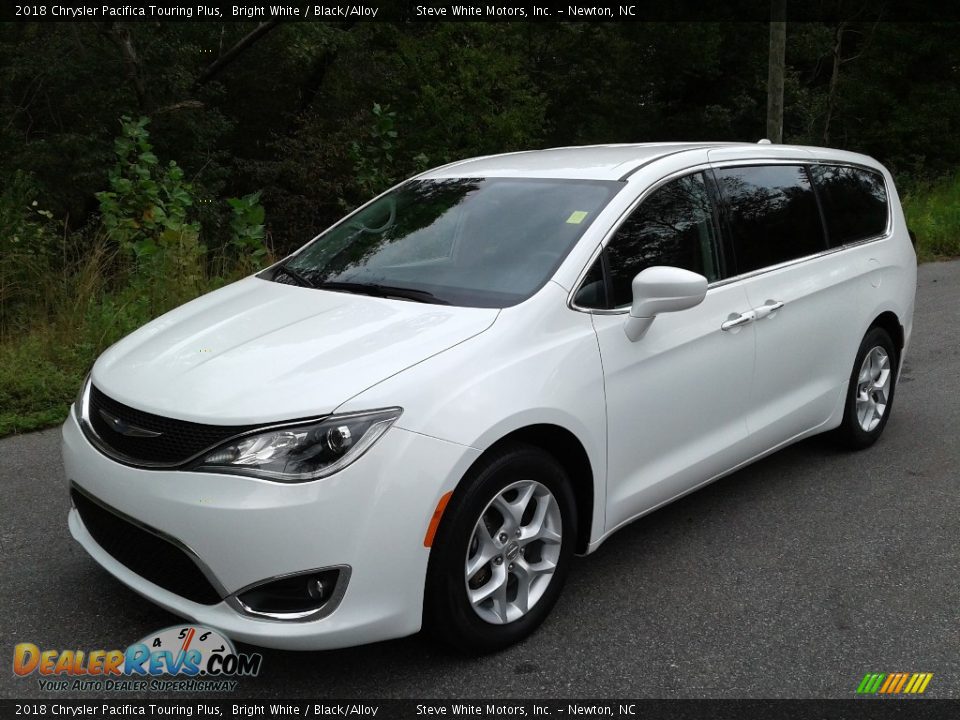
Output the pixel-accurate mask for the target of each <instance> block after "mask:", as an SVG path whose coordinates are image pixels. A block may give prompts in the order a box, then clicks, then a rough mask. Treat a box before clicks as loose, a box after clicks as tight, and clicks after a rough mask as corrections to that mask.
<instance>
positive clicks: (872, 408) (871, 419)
mask: <svg viewBox="0 0 960 720" xmlns="http://www.w3.org/2000/svg"><path fill="white" fill-rule="evenodd" d="M891 379H892V376H891V374H890V356H889V355H888V354H887V351H886V350H884V349H883V348H882V347H880V346H877V347H874V348H872V349H871V350H870V352H868V353H867V355H866V357H864V358H863V364H862V365H861V366H860V374H859V375H858V377H857V421H858V422H859V423H860V427H861V428H863V430H865V431H866V432H870V431H872V430H873V429H874V428H875V427H877V425H879V424H880V421H881V420H882V419H883V414H884V413H885V412H886V410H887V403H888V401H889V398H890V383H891Z"/></svg>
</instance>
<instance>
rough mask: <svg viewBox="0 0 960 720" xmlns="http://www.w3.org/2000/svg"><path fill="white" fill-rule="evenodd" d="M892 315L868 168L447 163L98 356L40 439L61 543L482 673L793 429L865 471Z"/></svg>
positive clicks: (230, 600) (892, 382)
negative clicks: (67, 536) (436, 642)
mask: <svg viewBox="0 0 960 720" xmlns="http://www.w3.org/2000/svg"><path fill="white" fill-rule="evenodd" d="M915 288H916V256H915V254H914V250H913V247H912V245H911V242H910V239H909V237H908V231H907V228H906V225H905V223H904V217H903V212H902V210H901V208H900V203H899V200H898V197H897V191H896V189H895V188H894V184H893V180H892V178H891V176H890V173H889V172H888V171H887V170H886V169H884V168H883V167H882V166H881V165H880V164H879V163H877V162H876V161H875V160H873V159H871V158H869V157H865V156H863V155H857V154H853V153H849V152H842V151H837V150H829V149H823V148H812V147H810V148H807V147H789V146H779V145H770V144H756V145H754V144H745V143H687V144H677V143H669V144H642V145H604V146H597V147H573V148H560V149H554V150H543V151H535V152H519V153H512V154H507V155H498V156H492V157H483V158H476V159H472V160H465V161H462V162H456V163H453V164H450V165H446V166H443V167H440V168H437V169H434V170H430V171H428V172H426V173H423V174H421V175H418V176H417V177H415V178H413V179H411V180H408V181H406V182H403V183H401V184H400V185H398V186H396V187H394V188H392V189H391V190H388V191H387V192H385V193H384V194H382V195H380V196H379V197H377V198H375V199H374V200H372V201H371V202H369V203H368V204H366V205H364V206H363V207H361V208H360V209H359V210H357V211H355V212H354V213H352V214H350V215H349V216H347V217H346V218H345V219H344V220H342V221H341V222H339V223H338V224H336V225H334V226H333V227H332V228H330V229H329V230H327V231H325V232H324V233H322V234H321V235H319V236H318V237H316V238H315V239H314V240H312V241H311V242H310V243H308V244H307V245H305V246H304V247H302V248H301V249H300V250H298V251H297V252H296V253H294V254H293V255H291V256H290V257H288V258H286V259H284V260H283V261H281V262H280V263H277V264H276V265H274V266H272V267H270V268H268V269H267V270H265V271H263V272H260V273H259V274H257V275H254V276H252V277H249V278H246V279H244V280H241V281H239V282H236V283H234V284H232V285H230V286H228V287H225V288H223V289H221V290H217V291H216V292H212V293H210V294H208V295H206V296H204V297H201V298H199V299H197V300H194V301H193V302H190V303H188V304H187V305H184V306H183V307H180V308H178V309H176V310H174V311H172V312H170V313H168V314H166V315H164V316H162V317H160V318H158V319H157V320H154V321H153V322H151V323H149V324H148V325H146V326H144V327H143V328H141V329H140V330H137V331H136V332H134V333H133V334H131V335H130V336H129V337H127V338H125V339H123V340H121V341H120V342H119V343H117V344H116V345H114V346H113V347H111V348H110V349H109V350H107V351H106V352H105V353H104V354H103V355H102V356H101V357H100V358H99V360H98V361H97V362H96V364H95V365H94V367H93V370H92V372H91V375H90V377H89V378H88V380H87V381H86V382H85V383H84V386H83V388H82V390H81V392H80V395H79V396H78V399H77V401H76V403H75V404H74V407H73V410H72V412H71V415H70V417H69V418H68V420H67V422H66V424H65V425H64V427H63V457H64V465H65V469H66V477H67V480H68V482H69V485H70V494H71V498H72V504H73V506H72V509H71V510H70V514H69V525H70V531H71V533H72V534H73V536H74V538H76V540H77V541H78V542H80V544H81V545H83V547H84V548H85V549H86V550H87V552H89V553H90V555H92V556H93V558H94V559H95V560H96V561H97V562H99V563H100V564H101V565H103V566H104V567H105V568H106V569H107V570H108V571H109V572H111V573H112V574H113V575H114V576H116V577H117V578H118V579H119V580H121V581H122V582H124V583H126V584H127V585H129V586H130V587H131V588H133V589H134V590H136V591H137V592H138V593H140V594H141V595H143V596H145V597H146V598H148V599H150V600H152V601H153V602H155V603H157V604H159V605H161V606H163V607H165V608H167V609H169V610H171V611H172V612H174V613H177V614H179V615H182V616H185V617H187V618H190V619H192V620H194V621H196V622H197V623H200V624H203V625H206V626H211V627H214V628H218V629H220V630H222V631H223V632H225V633H226V634H227V635H229V636H231V637H233V638H235V639H237V640H242V641H246V642H250V643H254V644H258V645H263V646H271V647H279V648H298V649H311V648H336V647H342V646H347V645H356V644H359V643H367V642H372V641H377V640H384V639H387V638H394V637H400V636H403V635H409V634H411V633H415V632H417V631H418V630H420V629H421V627H429V628H432V629H433V630H435V631H436V632H437V634H438V635H439V636H440V637H441V638H444V639H446V640H447V641H449V642H451V643H453V644H454V645H456V646H458V647H460V648H463V649H466V650H468V651H474V652H476V651H489V650H494V649H497V648H501V647H504V646H506V645H508V644H509V643H512V642H515V641H517V640H519V639H520V638H522V637H524V636H525V635H527V634H528V633H530V632H531V631H532V630H533V629H534V628H536V627H537V625H538V624H539V623H540V622H541V621H542V620H543V619H544V617H545V616H546V615H547V614H548V613H549V612H550V609H551V607H552V606H553V604H554V603H555V602H556V600H557V597H558V595H559V594H560V591H561V588H562V586H563V583H564V580H565V578H566V576H567V573H568V570H569V565H570V559H571V556H572V555H573V554H574V553H580V554H588V553H590V552H592V551H593V550H596V549H597V547H598V546H599V545H600V544H601V543H602V542H603V541H604V540H605V539H606V538H607V537H609V536H610V534H611V533H613V532H615V531H616V530H617V529H618V528H620V527H623V526H624V525H625V524H627V523H629V522H631V521H632V520H635V519H637V518H638V517H640V516H642V515H644V514H646V513H649V512H651V511H652V510H655V509H656V508H658V507H660V506H662V505H664V504H665V503H669V502H670V501H671V500H674V499H676V498H678V497H680V496H682V495H684V494H686V493H689V492H691V491H692V490H695V489H696V488H698V487H701V486H702V485H704V484H706V483H709V482H711V481H713V480H716V479H717V478H720V477H722V476H724V475H727V474H729V473H731V472H733V471H734V470H736V469H737V468H740V467H743V466H744V465H746V464H747V463H750V462H752V461H754V460H756V459H758V458H760V457H763V456H764V455H768V454H769V453H771V452H774V451H775V450H777V449H778V448H782V447H784V446H785V445H788V444H790V443H793V442H796V441H798V440H800V439H802V438H805V437H808V436H810V435H813V434H816V433H821V432H825V431H832V432H833V434H834V435H835V436H836V437H837V438H838V439H839V440H841V441H842V442H843V443H845V444H846V445H848V446H849V447H851V448H864V447H867V446H868V445H870V444H871V443H873V442H874V441H875V440H876V439H877V438H878V436H879V435H880V434H881V433H882V432H883V429H884V426H885V424H886V423H887V421H888V419H889V417H890V411H891V403H892V402H893V396H894V390H895V388H896V381H897V376H898V373H899V370H900V368H901V367H902V362H903V357H904V353H905V352H906V349H907V346H908V344H909V340H910V332H911V325H912V316H913V306H914V292H915Z"/></svg>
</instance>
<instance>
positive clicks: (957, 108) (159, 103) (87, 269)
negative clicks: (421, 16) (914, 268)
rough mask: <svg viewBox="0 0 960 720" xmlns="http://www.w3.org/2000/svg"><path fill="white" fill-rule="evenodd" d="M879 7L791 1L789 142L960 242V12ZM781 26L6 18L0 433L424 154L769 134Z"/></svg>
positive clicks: (52, 408) (0, 57) (0, 84)
mask: <svg viewBox="0 0 960 720" xmlns="http://www.w3.org/2000/svg"><path fill="white" fill-rule="evenodd" d="M841 15H842V13H841ZM876 20H877V17H875V16H871V15H870V11H868V10H864V9H862V8H861V9H858V10H856V11H855V12H851V13H849V17H848V18H846V19H844V18H843V17H842V16H841V17H838V19H837V20H836V21H835V22H831V23H792V24H790V25H788V37H787V78H786V91H785V94H786V97H785V108H786V109H785V132H784V137H785V141H786V142H798V143H809V144H826V145H830V146H835V147H843V148H847V149H852V150H857V151H861V152H866V153H868V154H870V155H873V156H874V157H877V158H878V159H880V160H881V161H883V162H884V163H886V164H887V165H888V166H889V167H891V168H892V169H893V170H894V172H895V173H896V174H897V177H898V180H899V183H900V185H901V188H903V189H905V190H906V191H907V193H906V194H907V196H908V199H909V202H910V207H909V208H908V211H909V213H910V214H911V218H912V219H915V221H916V225H917V230H918V234H919V235H920V237H921V241H922V242H923V243H924V245H923V248H924V253H925V255H926V256H927V257H935V256H947V255H955V254H958V252H960V227H958V226H960V218H958V212H957V198H956V195H957V191H958V186H957V184H956V181H955V177H956V168H957V167H958V166H960V134H957V133H955V132H951V129H952V128H956V127H958V126H960V44H958V43H957V42H956V32H957V30H958V28H960V25H958V24H957V23H935V22H925V23H915V24H903V23H892V22H876ZM767 43H768V27H767V25H766V24H765V23H734V22H726V23H693V22H686V23H675V24H645V23H622V24H617V23H555V24H548V23H544V24H533V23H501V24H482V23H477V24H470V23H450V24H427V23H395V24H391V23H352V24H351V23H331V24H320V23H289V24H273V23H264V24H261V25H256V24H253V23H192V24H190V23H122V22H115V23H57V24H46V25H40V24H6V25H2V24H0V434H3V433H4V432H9V431H11V430H16V429H27V428H31V427H37V426H42V425H43V424H47V423H50V422H53V421H55V420H57V419H58V418H59V417H62V414H63V412H64V410H65V408H66V406H67V404H68V403H69V401H70V398H71V395H72V392H73V389H74V388H75V386H76V383H77V380H78V376H79V375H82V373H83V372H85V371H86V369H87V367H89V364H90V362H91V361H92V358H93V357H94V355H95V354H96V353H97V352H99V351H100V350H101V349H102V348H103V347H105V346H106V345H107V344H109V343H110V342H112V341H113V340H115V339H117V338H118V337H120V336H121V335H122V334H124V333H125V332H128V331H129V330H131V329H132V328H134V327H136V326H137V325H139V324H141V323H142V322H144V321H146V320H147V319H149V318H150V317H153V316H155V315H156V314H158V313H159V312H162V311H164V310H165V309H167V308H169V307H172V306H174V305H176V304H178V303H180V302H183V301H185V300H186V299H188V298H190V297H193V296H195V295H197V294H198V293H201V292H204V291H206V290H208V289H210V288H212V287H216V286H218V285H220V284H222V283H224V282H226V281H228V280H229V279H231V278H233V277H237V276H239V275H241V274H243V273H246V272H249V271H251V270H252V269H254V268H256V267H259V266H261V265H262V264H264V263H265V262H267V261H269V260H270V258H271V257H275V256H277V255H282V254H285V253H286V252H288V251H290V250H291V249H293V248H296V247H298V246H299V245H301V244H302V243H303V242H305V241H306V240H308V239H309V238H310V237H312V236H313V235H314V234H316V233H317V232H318V231H319V230H321V229H322V228H324V227H326V226H327V225H329V224H330V223H331V222H332V221H333V220H335V219H336V218H337V217H338V216H339V215H340V214H342V213H343V212H344V211H345V210H346V209H349V208H351V207H354V206H356V205H357V204H358V203H360V202H361V201H363V200H364V199H366V198H368V197H370V196H371V195H372V194H375V193H376V192H378V191H380V190H381V189H383V188H384V187H386V186H388V185H390V184H391V183H393V182H394V181H396V180H398V179H400V178H402V177H404V176H407V175H409V174H412V173H414V172H416V171H418V170H420V169H423V168H425V167H428V166H431V165H438V164H441V163H444V162H447V161H450V160H454V159H458V158H462V157H465V156H470V155H478V154H486V153H494V152H505V151H510V150H517V149H525V148H538V147H549V146H557V145H572V144H585V143H604V142H640V141H656V140H674V139H694V140H700V139H702V140H728V139H735V140H746V141H754V140H756V139H758V138H760V137H762V136H763V134H764V123H765V106H766V96H765V83H766V77H767ZM942 178H947V179H946V180H942ZM938 183H939V184H938ZM912 221H913V220H912Z"/></svg>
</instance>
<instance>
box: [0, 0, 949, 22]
mask: <svg viewBox="0 0 960 720" xmlns="http://www.w3.org/2000/svg"><path fill="white" fill-rule="evenodd" d="M851 12H852V11H851V10H850V4H849V3H848V2H844V0H808V1H805V2H799V1H798V0H792V1H791V2H788V3H787V20H788V21H793V22H804V21H824V22H835V21H841V20H845V19H847V20H848V19H850V15H851ZM856 17H857V18H858V19H860V20H864V19H866V20H870V21H880V22H883V21H934V20H958V19H960V4H958V3H941V2H939V1H938V0H876V1H875V2H871V3H867V4H865V5H864V7H863V8H859V9H857V10H856ZM769 18H770V3H769V1H768V0H729V1H728V2H709V1H707V0H671V1H670V2H665V1H664V0H657V1H656V2H651V1H650V0H623V1H622V2H599V3H589V4H587V3H579V2H575V3H569V2H557V1H555V0H538V1H537V2H524V1H522V0H518V1H517V2H512V1H511V0H492V1H491V0H488V1H486V2H477V1H476V0H465V1H464V2H446V1H444V0H439V1H438V0H393V1H391V0H372V1H371V2H358V3H343V2H334V3H331V2H302V1H296V0H294V1H292V2H291V1H290V0H287V1H286V2H278V3H257V2H244V1H243V0H239V1H238V2H231V3H225V2H219V1H218V0H207V2H199V3H198V2H187V1H181V2H173V3H169V2H160V1H159V0H95V1H91V2H82V1H81V0H58V1H55V2H51V1H49V0H37V1H36V2H19V1H17V0H10V1H5V2H3V3H0V21H15V22H118V21H123V22H130V21H136V22H228V21H256V22H272V21H284V22H297V21H299V22H478V21H479V22H629V21H667V22H682V21H758V22H765V21H767V20H769Z"/></svg>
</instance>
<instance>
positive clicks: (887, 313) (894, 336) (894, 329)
mask: <svg viewBox="0 0 960 720" xmlns="http://www.w3.org/2000/svg"><path fill="white" fill-rule="evenodd" d="M876 327H879V328H882V329H884V330H886V331H887V334H888V335H889V336H890V339H891V340H893V344H894V345H895V346H896V348H897V355H898V356H902V355H903V344H904V330H903V325H902V324H901V323H900V318H899V317H897V315H896V313H894V312H893V311H892V310H884V311H883V312H882V313H880V314H879V315H877V316H876V317H875V318H874V319H873V322H871V323H870V327H868V328H867V332H870V331H871V330H873V329H874V328H876ZM864 335H866V333H864ZM899 360H900V358H899V357H898V358H897V361H898V362H899Z"/></svg>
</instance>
